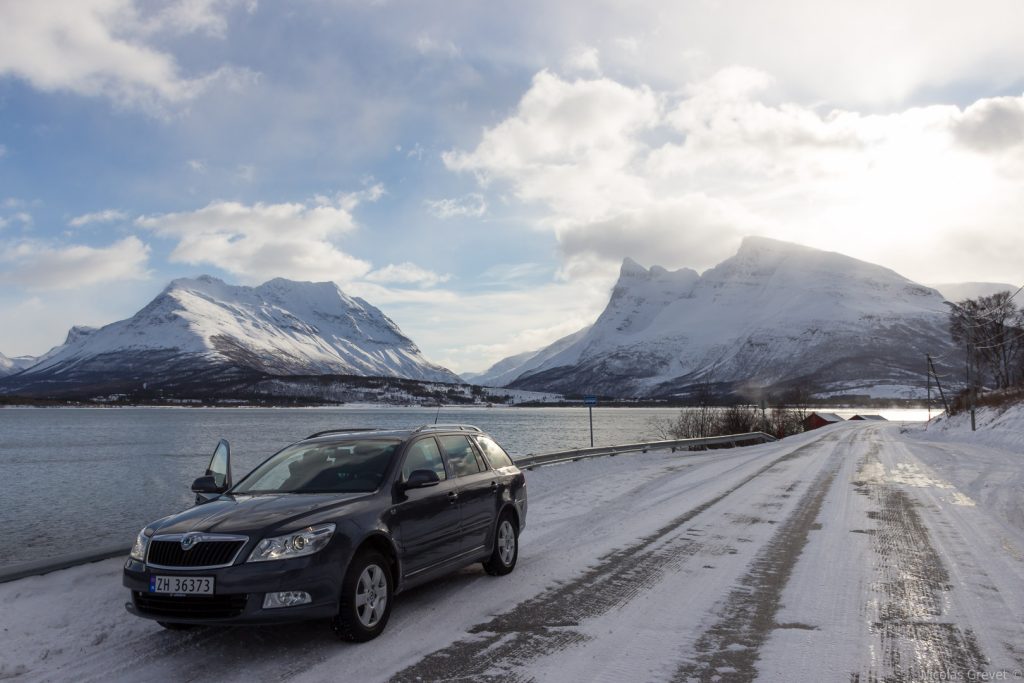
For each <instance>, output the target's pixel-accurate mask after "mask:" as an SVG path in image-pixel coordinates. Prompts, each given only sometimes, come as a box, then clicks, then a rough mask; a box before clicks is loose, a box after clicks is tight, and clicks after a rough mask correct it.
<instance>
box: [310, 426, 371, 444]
mask: <svg viewBox="0 0 1024 683" xmlns="http://www.w3.org/2000/svg"><path fill="white" fill-rule="evenodd" d="M376 431H378V428H377V427H346V428H345V429H325V430H324V431H322V432H317V433H316V434H310V435H309V436H307V437H306V439H315V438H316V437H318V436H326V435H327V434H349V433H352V432H376ZM303 441H305V439H303Z"/></svg>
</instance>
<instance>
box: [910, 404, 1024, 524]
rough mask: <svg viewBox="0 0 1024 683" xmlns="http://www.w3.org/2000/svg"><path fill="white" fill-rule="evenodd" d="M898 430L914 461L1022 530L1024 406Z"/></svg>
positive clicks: (957, 416)
mask: <svg viewBox="0 0 1024 683" xmlns="http://www.w3.org/2000/svg"><path fill="white" fill-rule="evenodd" d="M976 423H977V427H978V429H977V431H974V432H972V431H971V416H970V414H969V413H960V414H958V415H955V416H953V417H949V418H947V417H946V416H945V415H943V416H940V417H938V418H935V419H934V420H932V421H931V422H929V423H927V424H926V425H921V426H913V427H904V431H905V435H906V436H908V437H910V439H911V441H910V442H911V444H912V447H913V450H914V453H915V455H917V456H918V457H919V458H921V460H923V461H924V462H926V463H927V464H928V466H929V467H931V468H932V469H933V470H935V472H936V473H938V474H939V475H940V476H941V477H942V478H944V479H946V480H947V481H949V482H951V483H952V484H954V485H955V486H956V488H957V489H958V490H960V491H962V492H963V493H964V494H966V495H967V496H969V497H970V499H971V500H973V501H975V502H976V503H977V504H978V505H980V506H982V507H984V508H987V509H988V510H989V511H990V512H992V513H993V514H994V515H995V516H996V517H997V518H998V519H1000V520H1001V521H1002V522H1004V523H1006V524H1008V525H1009V526H1011V527H1013V528H1015V529H1016V530H1017V531H1022V530H1024V496H1022V494H1021V492H1022V491H1024V403H1019V404H1015V405H1010V406H1002V407H999V408H992V407H985V408H980V409H978V411H977V419H976Z"/></svg>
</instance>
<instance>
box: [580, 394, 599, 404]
mask: <svg viewBox="0 0 1024 683" xmlns="http://www.w3.org/2000/svg"><path fill="white" fill-rule="evenodd" d="M583 404H584V405H588V406H596V405H597V396H584V397H583Z"/></svg>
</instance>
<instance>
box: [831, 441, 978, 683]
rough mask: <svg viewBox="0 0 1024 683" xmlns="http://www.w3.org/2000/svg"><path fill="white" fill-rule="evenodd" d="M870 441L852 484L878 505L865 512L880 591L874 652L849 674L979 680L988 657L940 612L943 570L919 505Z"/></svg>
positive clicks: (946, 585) (945, 587)
mask: <svg viewBox="0 0 1024 683" xmlns="http://www.w3.org/2000/svg"><path fill="white" fill-rule="evenodd" d="M878 449H879V447H878V446H877V445H875V446H874V447H873V448H872V450H871V451H869V452H868V454H867V455H866V456H865V457H864V458H863V460H862V461H861V463H860V470H859V472H858V480H857V481H855V482H853V484H854V487H855V489H856V491H857V492H858V493H860V494H861V495H865V496H868V497H869V498H870V499H871V500H873V501H874V502H875V504H876V505H877V506H878V510H877V511H874V512H873V513H869V517H870V518H872V519H874V520H876V521H877V523H878V526H877V528H876V529H875V533H874V534H872V536H871V538H872V545H873V547H874V549H875V555H876V559H877V565H876V573H877V574H880V577H881V580H880V581H879V582H878V583H877V584H876V586H877V590H878V591H880V592H881V594H882V597H881V599H880V600H879V602H878V608H877V614H876V615H875V617H876V618H875V619H874V620H873V622H872V624H871V631H872V633H873V634H874V635H875V636H876V638H877V644H878V646H879V650H880V657H879V658H878V661H877V662H873V663H872V666H871V667H870V668H869V669H868V670H867V671H866V672H863V673H861V672H858V673H853V674H851V681H852V682H857V681H894V682H903V681H935V680H965V681H966V680H984V679H983V678H979V677H977V676H979V675H981V674H982V673H984V668H985V666H986V665H987V664H988V660H987V658H986V657H985V655H984V653H983V652H982V651H981V648H980V646H979V644H978V641H977V639H976V637H975V635H974V633H973V631H971V630H970V629H961V628H960V627H959V626H958V625H957V624H955V623H953V622H952V620H951V616H950V615H949V614H948V613H947V606H948V604H949V600H948V596H947V594H948V593H949V592H950V591H951V590H952V585H951V582H950V577H949V572H948V571H947V569H946V566H945V565H944V564H943V561H942V558H941V556H940V555H939V553H938V552H937V551H936V550H935V548H934V546H933V545H932V542H931V538H930V535H929V533H928V529H927V527H926V526H925V524H924V522H923V521H922V519H921V516H920V514H919V512H918V508H919V507H920V505H919V504H918V503H917V502H916V501H915V500H914V499H913V498H911V497H910V495H908V494H907V493H906V492H905V491H903V490H901V489H900V488H898V487H897V486H894V485H893V484H892V483H890V482H888V481H887V480H886V478H885V475H884V471H885V470H884V466H883V465H882V463H881V461H880V460H879V458H878Z"/></svg>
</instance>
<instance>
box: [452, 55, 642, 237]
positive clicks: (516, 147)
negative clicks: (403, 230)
mask: <svg viewBox="0 0 1024 683" xmlns="http://www.w3.org/2000/svg"><path fill="white" fill-rule="evenodd" d="M661 119H662V116H661V104H660V102H659V98H658V97H657V96H656V95H655V94H654V93H653V92H651V91H650V90H648V89H647V88H644V87H640V88H635V89H634V88H628V87H626V86H623V85H621V84H619V83H616V82H614V81H611V80H609V79H605V78H601V79H595V80H576V81H572V82H569V81H564V80H562V79H561V78H559V77H558V76H556V75H554V74H552V73H550V72H547V71H542V72H540V73H538V74H537V75H536V76H535V77H534V79H533V83H532V85H531V87H530V89H529V90H528V91H527V92H526V93H525V94H524V95H523V97H522V99H521V100H520V101H519V105H518V107H517V109H516V112H515V114H514V115H513V116H511V117H509V118H507V119H505V120H504V121H502V122H501V123H499V124H498V125H496V126H494V127H493V128H490V129H488V130H487V131H485V132H484V134H483V139H482V140H481V141H480V144H479V145H477V147H476V149H475V150H473V151H472V152H469V153H466V152H460V151H448V152H445V153H444V154H443V155H442V158H443V160H444V163H445V165H446V166H447V167H448V168H449V169H451V170H454V171H472V172H473V173H474V174H475V175H476V176H477V178H478V179H479V180H480V182H481V183H482V184H484V185H487V184H488V183H490V182H492V181H495V180H509V181H511V183H512V188H513V190H514V192H515V194H516V196H517V197H518V198H519V199H521V200H523V201H527V202H536V201H539V202H543V203H545V204H548V205H549V206H551V207H552V208H553V209H554V210H555V212H556V213H557V214H564V215H571V216H581V215H590V216H591V217H593V218H599V217H601V216H602V215H604V214H606V213H607V212H608V210H609V209H610V208H611V207H614V206H621V205H623V204H633V203H636V202H638V201H643V200H644V199H645V197H644V196H643V195H645V194H646V192H647V188H645V187H644V185H643V183H642V182H639V181H638V179H637V178H635V177H633V176H631V175H630V174H628V173H625V172H624V170H625V169H626V168H628V167H629V166H630V165H631V164H632V163H633V161H634V160H635V159H636V157H637V156H638V155H640V154H641V153H642V152H643V150H644V147H645V145H644V143H643V141H642V140H641V139H640V137H639V136H638V135H637V134H638V133H642V132H644V131H646V130H649V129H651V128H652V127H654V126H656V125H658V124H659V123H660V121H661ZM581 169H586V172H585V173H581V172H580V171H581Z"/></svg>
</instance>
